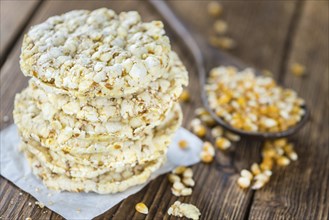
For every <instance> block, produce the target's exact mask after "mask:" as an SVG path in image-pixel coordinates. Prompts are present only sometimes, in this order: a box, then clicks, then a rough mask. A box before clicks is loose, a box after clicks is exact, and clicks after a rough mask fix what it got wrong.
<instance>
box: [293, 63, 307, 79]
mask: <svg viewBox="0 0 329 220" xmlns="http://www.w3.org/2000/svg"><path fill="white" fill-rule="evenodd" d="M290 71H291V72H292V74H294V75H295V76H302V75H304V74H305V66H303V65H301V64H299V63H294V64H292V65H291V67H290Z"/></svg>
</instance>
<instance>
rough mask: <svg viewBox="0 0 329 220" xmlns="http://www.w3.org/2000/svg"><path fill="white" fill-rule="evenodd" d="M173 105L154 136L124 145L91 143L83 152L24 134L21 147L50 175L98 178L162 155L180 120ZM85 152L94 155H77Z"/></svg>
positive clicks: (74, 147) (81, 149) (73, 146)
mask: <svg viewBox="0 0 329 220" xmlns="http://www.w3.org/2000/svg"><path fill="white" fill-rule="evenodd" d="M176 106H177V108H175V109H173V110H174V111H173V112H171V114H170V117H169V118H168V120H167V121H166V122H164V124H163V125H161V127H160V128H159V129H154V131H153V133H154V134H152V135H151V134H150V135H149V137H147V138H145V139H142V140H138V141H135V142H130V143H128V144H126V143H125V141H123V142H121V143H116V144H113V143H109V142H106V141H104V142H94V143H90V146H88V148H87V149H85V148H83V147H79V146H75V145H71V144H68V145H66V146H59V145H56V144H54V145H48V141H47V139H46V140H42V139H41V140H39V139H38V140H36V139H35V138H33V137H34V135H32V136H30V137H28V136H25V135H24V136H22V144H21V148H22V149H24V150H25V151H29V152H30V153H31V154H34V155H35V157H36V158H37V159H38V160H39V161H40V162H41V163H42V164H43V165H44V166H45V167H47V168H48V169H50V170H51V171H52V172H55V173H59V174H64V173H66V172H67V171H70V175H72V176H73V177H83V176H84V175H86V177H87V176H92V175H99V174H101V173H103V172H108V171H109V170H115V169H120V168H121V167H122V165H131V166H132V165H134V164H136V163H139V164H143V163H144V162H145V161H149V160H153V159H155V158H157V157H159V156H160V155H165V154H166V152H167V147H168V145H169V143H170V140H171V138H172V136H173V134H174V133H175V131H176V129H177V128H178V127H179V126H180V124H181V120H182V113H181V109H180V107H179V105H178V104H176ZM45 142H46V143H45ZM53 142H56V140H53ZM98 147H102V148H107V151H106V152H101V153H99V152H98ZM86 150H88V151H91V150H94V151H95V153H81V152H84V151H86ZM76 151H78V152H79V153H76Z"/></svg>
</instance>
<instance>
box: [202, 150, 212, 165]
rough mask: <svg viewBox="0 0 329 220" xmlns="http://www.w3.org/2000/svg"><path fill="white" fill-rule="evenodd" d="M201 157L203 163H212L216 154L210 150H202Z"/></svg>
mask: <svg viewBox="0 0 329 220" xmlns="http://www.w3.org/2000/svg"><path fill="white" fill-rule="evenodd" d="M200 158H201V161H202V162H203V163H211V162H212V161H213V160H214V156H213V155H211V154H210V153H208V152H201V155H200Z"/></svg>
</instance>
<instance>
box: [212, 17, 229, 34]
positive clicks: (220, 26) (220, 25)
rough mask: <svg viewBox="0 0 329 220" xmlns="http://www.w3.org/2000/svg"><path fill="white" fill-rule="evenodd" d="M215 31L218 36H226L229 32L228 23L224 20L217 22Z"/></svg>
mask: <svg viewBox="0 0 329 220" xmlns="http://www.w3.org/2000/svg"><path fill="white" fill-rule="evenodd" d="M214 30H215V32H216V33H218V34H225V33H226V31H227V23H226V22H225V21H223V20H216V21H215V23H214Z"/></svg>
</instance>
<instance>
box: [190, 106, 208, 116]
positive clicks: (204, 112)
mask: <svg viewBox="0 0 329 220" xmlns="http://www.w3.org/2000/svg"><path fill="white" fill-rule="evenodd" d="M194 114H195V115H196V116H198V117H200V116H201V115H209V113H208V111H207V110H206V109H205V108H203V107H200V108H197V109H195V111H194Z"/></svg>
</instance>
